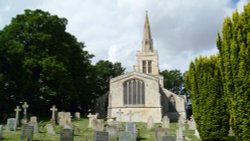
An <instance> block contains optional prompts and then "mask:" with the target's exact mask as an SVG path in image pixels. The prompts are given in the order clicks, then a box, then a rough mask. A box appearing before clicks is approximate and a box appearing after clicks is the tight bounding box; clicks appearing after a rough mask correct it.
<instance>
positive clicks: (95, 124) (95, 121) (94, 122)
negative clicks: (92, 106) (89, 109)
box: [91, 119, 98, 130]
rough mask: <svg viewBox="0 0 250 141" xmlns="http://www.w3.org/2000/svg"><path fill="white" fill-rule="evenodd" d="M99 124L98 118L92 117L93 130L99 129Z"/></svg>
mask: <svg viewBox="0 0 250 141" xmlns="http://www.w3.org/2000/svg"><path fill="white" fill-rule="evenodd" d="M97 124H98V122H97V119H92V120H91V127H92V129H93V130H97V128H98V127H97Z"/></svg>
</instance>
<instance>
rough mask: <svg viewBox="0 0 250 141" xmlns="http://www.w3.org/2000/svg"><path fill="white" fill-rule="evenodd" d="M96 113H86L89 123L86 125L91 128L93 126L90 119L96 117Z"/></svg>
mask: <svg viewBox="0 0 250 141" xmlns="http://www.w3.org/2000/svg"><path fill="white" fill-rule="evenodd" d="M98 115H99V114H94V115H92V114H91V113H89V114H88V116H87V117H88V118H89V125H88V127H89V128H92V129H93V127H92V120H93V119H97V117H98Z"/></svg>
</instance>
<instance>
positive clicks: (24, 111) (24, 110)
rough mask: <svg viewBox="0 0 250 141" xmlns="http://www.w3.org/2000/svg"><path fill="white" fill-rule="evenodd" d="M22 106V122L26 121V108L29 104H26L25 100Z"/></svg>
mask: <svg viewBox="0 0 250 141" xmlns="http://www.w3.org/2000/svg"><path fill="white" fill-rule="evenodd" d="M22 107H23V119H24V122H27V109H28V108H29V105H28V104H27V102H24V104H23V105H22Z"/></svg>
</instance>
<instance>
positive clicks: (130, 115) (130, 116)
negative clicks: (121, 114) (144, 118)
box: [128, 111, 134, 122]
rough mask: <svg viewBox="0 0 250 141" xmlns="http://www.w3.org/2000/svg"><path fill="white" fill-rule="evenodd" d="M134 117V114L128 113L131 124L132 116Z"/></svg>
mask: <svg viewBox="0 0 250 141" xmlns="http://www.w3.org/2000/svg"><path fill="white" fill-rule="evenodd" d="M133 115H134V113H132V112H131V111H129V113H128V116H129V122H132V116H133Z"/></svg>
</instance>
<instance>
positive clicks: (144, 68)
mask: <svg viewBox="0 0 250 141" xmlns="http://www.w3.org/2000/svg"><path fill="white" fill-rule="evenodd" d="M142 72H143V73H147V62H146V61H145V60H144V61H142Z"/></svg>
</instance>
